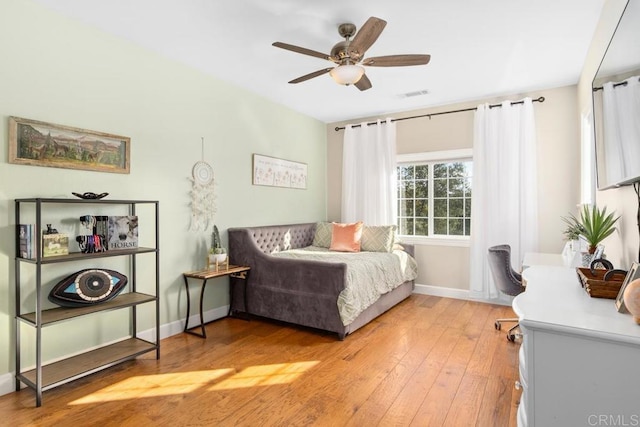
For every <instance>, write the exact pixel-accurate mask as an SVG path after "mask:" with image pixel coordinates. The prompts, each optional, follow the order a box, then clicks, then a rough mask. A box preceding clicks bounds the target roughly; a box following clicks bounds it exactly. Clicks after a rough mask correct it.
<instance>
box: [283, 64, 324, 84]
mask: <svg viewBox="0 0 640 427" xmlns="http://www.w3.org/2000/svg"><path fill="white" fill-rule="evenodd" d="M331 70H333V67H329V68H325V69H323V70H318V71H314V72H313V73H309V74H305V75H304V76H301V77H298V78H297V79H293V80H291V81H290V82H289V83H292V84H295V83H301V82H304V81H307V80H309V79H312V78H314V77H318V76H321V75H323V74H327V73H328V72H329V71H331Z"/></svg>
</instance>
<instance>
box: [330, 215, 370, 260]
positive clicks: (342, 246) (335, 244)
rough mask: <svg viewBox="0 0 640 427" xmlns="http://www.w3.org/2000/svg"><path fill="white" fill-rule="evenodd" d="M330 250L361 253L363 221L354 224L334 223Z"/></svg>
mask: <svg viewBox="0 0 640 427" xmlns="http://www.w3.org/2000/svg"><path fill="white" fill-rule="evenodd" d="M332 226H333V230H332V233H331V246H330V247H329V250H332V251H340V252H360V239H361V238H362V221H358V222H355V223H352V224H338V223H335V222H334V223H333V224H332Z"/></svg>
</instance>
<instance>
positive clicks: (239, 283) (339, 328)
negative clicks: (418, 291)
mask: <svg viewBox="0 0 640 427" xmlns="http://www.w3.org/2000/svg"><path fill="white" fill-rule="evenodd" d="M315 229H316V223H308V224H292V225H278V226H262V227H247V228H230V229H229V230H228V233H229V258H230V262H231V263H232V264H234V265H247V266H250V267H251V271H250V272H249V275H248V278H247V280H246V282H245V281H243V280H239V279H231V280H232V281H233V282H232V283H231V287H232V289H231V291H232V292H231V312H232V313H247V314H252V315H257V316H261V317H265V318H270V319H275V320H279V321H284V322H288V323H293V324H297V325H303V326H307V327H312V328H317V329H322V330H326V331H330V332H335V333H337V334H338V336H339V338H340V339H344V337H345V336H346V335H348V334H350V333H352V332H354V331H355V330H357V329H358V328H360V327H362V326H364V325H366V324H367V323H368V322H370V321H371V320H373V319H375V318H376V317H377V316H379V315H380V314H382V313H384V312H385V311H387V310H389V309H390V308H391V307H393V306H394V305H396V304H398V303H399V302H401V301H402V300H404V299H405V298H407V297H408V296H409V295H411V293H412V291H413V288H414V281H413V280H411V281H406V282H404V283H402V284H401V285H399V286H398V287H396V288H395V289H393V290H391V291H390V292H387V293H385V294H383V295H381V296H380V297H379V299H378V300H377V301H376V302H375V303H374V304H373V305H371V306H369V307H368V308H366V309H365V310H364V311H362V312H361V313H360V314H359V315H358V316H357V317H356V318H355V319H354V320H353V321H351V322H350V323H349V324H348V325H344V324H343V322H342V320H341V317H340V314H339V311H338V306H337V301H338V297H339V295H340V293H341V292H342V291H343V289H345V280H346V276H347V265H346V264H344V263H336V262H324V261H316V260H306V259H287V258H280V257H276V256H273V255H272V253H274V252H278V251H281V250H284V249H297V248H305V247H308V246H311V245H312V243H313V241H314V234H315ZM403 250H404V251H405V252H407V253H408V254H409V255H411V256H413V250H414V247H413V246H412V245H404V244H403ZM245 293H246V294H245Z"/></svg>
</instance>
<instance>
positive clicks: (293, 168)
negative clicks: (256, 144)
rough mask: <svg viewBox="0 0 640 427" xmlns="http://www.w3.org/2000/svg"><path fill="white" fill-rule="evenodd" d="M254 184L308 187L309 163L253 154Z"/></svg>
mask: <svg viewBox="0 0 640 427" xmlns="http://www.w3.org/2000/svg"><path fill="white" fill-rule="evenodd" d="M253 185H266V186H271V187H286V188H298V189H306V188H307V164H306V163H299V162H292V161H290V160H283V159H278V158H275V157H269V156H263V155H260V154H254V155H253Z"/></svg>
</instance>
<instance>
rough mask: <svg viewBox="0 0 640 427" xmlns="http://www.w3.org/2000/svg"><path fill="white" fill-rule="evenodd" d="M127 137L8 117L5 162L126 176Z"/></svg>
mask: <svg viewBox="0 0 640 427" xmlns="http://www.w3.org/2000/svg"><path fill="white" fill-rule="evenodd" d="M130 152H131V138H129V137H126V136H120V135H113V134H109V133H104V132H97V131H92V130H86V129H79V128H75V127H71V126H63V125H57V124H53V123H46V122H41V121H38V120H30V119H23V118H20V117H9V163H14V164H20V165H32V166H45V167H54V168H65V169H81V170H88V171H97V172H111V173H123V174H128V173H129V171H130Z"/></svg>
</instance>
